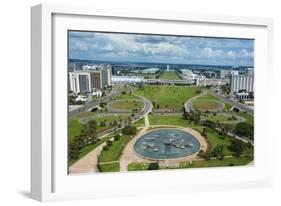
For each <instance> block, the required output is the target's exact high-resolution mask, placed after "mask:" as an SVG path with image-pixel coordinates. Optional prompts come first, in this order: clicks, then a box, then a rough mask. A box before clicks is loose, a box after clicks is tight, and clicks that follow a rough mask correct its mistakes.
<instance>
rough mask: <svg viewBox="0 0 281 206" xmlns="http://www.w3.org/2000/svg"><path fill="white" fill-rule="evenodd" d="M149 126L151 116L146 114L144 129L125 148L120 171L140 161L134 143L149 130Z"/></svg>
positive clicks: (126, 169)
mask: <svg viewBox="0 0 281 206" xmlns="http://www.w3.org/2000/svg"><path fill="white" fill-rule="evenodd" d="M148 128H149V118H148V115H147V114H145V115H144V127H143V129H142V130H141V131H140V132H139V133H138V134H137V135H136V136H135V137H134V138H133V139H132V140H131V141H129V142H128V144H127V145H126V147H125V148H124V150H123V154H122V156H121V158H120V171H121V172H124V171H128V165H129V164H130V163H132V162H139V161H140V158H139V157H138V156H136V155H135V153H134V149H133V147H134V144H135V142H136V141H137V140H138V139H139V138H140V137H141V136H142V135H143V134H144V133H145V132H146V131H147V130H148Z"/></svg>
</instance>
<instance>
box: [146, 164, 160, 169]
mask: <svg viewBox="0 0 281 206" xmlns="http://www.w3.org/2000/svg"><path fill="white" fill-rule="evenodd" d="M158 169H159V164H158V163H157V162H152V163H149V165H148V170H158Z"/></svg>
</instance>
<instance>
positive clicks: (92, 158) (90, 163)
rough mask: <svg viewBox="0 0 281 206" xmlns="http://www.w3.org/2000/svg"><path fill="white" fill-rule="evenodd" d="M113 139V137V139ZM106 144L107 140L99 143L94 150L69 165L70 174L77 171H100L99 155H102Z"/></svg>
mask: <svg viewBox="0 0 281 206" xmlns="http://www.w3.org/2000/svg"><path fill="white" fill-rule="evenodd" d="M111 140H113V138H112V139H111ZM105 145H106V142H104V143H102V144H101V145H99V146H98V147H97V148H95V149H94V150H92V151H91V152H90V153H88V154H87V155H86V156H84V157H83V158H81V159H80V160H78V161H77V162H76V163H74V164H73V165H71V166H70V167H69V173H70V174H77V173H93V172H98V168H97V165H98V156H99V155H100V153H101V151H102V148H103V146H105Z"/></svg>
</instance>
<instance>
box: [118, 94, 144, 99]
mask: <svg viewBox="0 0 281 206" xmlns="http://www.w3.org/2000/svg"><path fill="white" fill-rule="evenodd" d="M113 99H114V100H117V99H140V98H139V97H137V96H134V95H133V94H129V93H128V94H122V95H120V96H117V97H114V98H113Z"/></svg>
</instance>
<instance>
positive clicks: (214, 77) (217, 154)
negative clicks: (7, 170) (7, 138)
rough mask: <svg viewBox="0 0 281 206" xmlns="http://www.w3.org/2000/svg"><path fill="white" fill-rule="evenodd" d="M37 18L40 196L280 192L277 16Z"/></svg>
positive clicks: (47, 9)
mask: <svg viewBox="0 0 281 206" xmlns="http://www.w3.org/2000/svg"><path fill="white" fill-rule="evenodd" d="M31 22H32V31H31V33H32V36H31V40H32V154H31V160H32V169H31V170H32V174H31V176H32V181H31V186H32V188H31V193H32V197H33V198H35V199H37V200H41V201H47V200H60V199H80V198H96V197H112V196H121V195H132V194H150V193H165V192H188V191H201V190H212V189H228V188H245V187H265V186H270V185H272V183H271V181H272V178H273V176H272V154H273V152H272V140H273V135H272V133H271V132H270V126H269V121H268V115H267V108H269V107H270V102H267V101H266V99H264V97H263V96H264V94H265V93H269V92H270V88H272V84H271V82H270V78H269V77H270V76H271V75H273V70H272V27H273V23H272V20H271V19H267V18H253V17H232V16H213V15H212V16H211V15H195V14H183V13H169V14H167V13H165V14H163V13H159V12H158V13H152V12H146V11H130V12H129V11H126V12H125V11H121V10H118V11H116V10H112V9H98V8H88V7H72V6H65V5H53V4H51V5H50V4H46V5H45V4H44V5H38V6H35V7H33V8H32V19H31ZM264 85H267V86H266V87H264Z"/></svg>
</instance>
